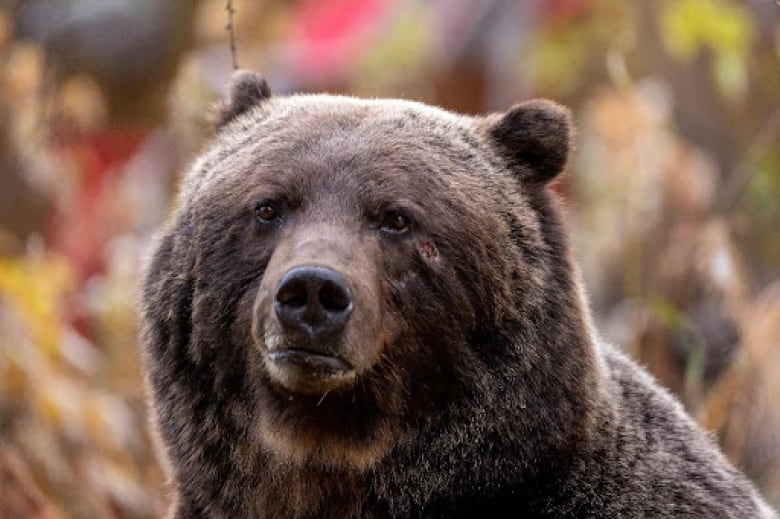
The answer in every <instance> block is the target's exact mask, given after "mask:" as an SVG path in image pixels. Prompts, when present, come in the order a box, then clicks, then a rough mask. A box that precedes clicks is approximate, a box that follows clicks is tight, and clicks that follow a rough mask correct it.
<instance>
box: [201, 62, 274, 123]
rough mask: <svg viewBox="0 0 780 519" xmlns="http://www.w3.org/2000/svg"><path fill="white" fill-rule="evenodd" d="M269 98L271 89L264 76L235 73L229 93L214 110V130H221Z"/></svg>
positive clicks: (238, 71) (248, 72)
mask: <svg viewBox="0 0 780 519" xmlns="http://www.w3.org/2000/svg"><path fill="white" fill-rule="evenodd" d="M269 97H271V89H270V88H269V87H268V83H266V82H265V79H263V77H262V76H260V75H259V74H255V73H254V72H250V71H248V70H237V71H236V72H233V75H232V76H231V78H230V85H229V86H228V88H227V93H226V94H225V96H224V97H223V99H222V100H221V101H219V102H218V103H217V104H216V106H214V108H213V109H212V121H213V124H214V128H215V129H217V130H219V129H220V128H222V127H223V126H225V125H226V124H227V123H229V122H230V121H232V120H233V119H235V118H236V117H238V116H239V115H241V114H243V113H244V112H246V111H248V110H249V109H250V108H252V107H253V106H256V105H259V104H260V103H262V102H263V101H264V100H265V99H268V98H269Z"/></svg>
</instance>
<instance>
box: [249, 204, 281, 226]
mask: <svg viewBox="0 0 780 519" xmlns="http://www.w3.org/2000/svg"><path fill="white" fill-rule="evenodd" d="M277 218H279V209H278V208H277V206H276V204H274V203H273V202H260V203H259V204H257V205H256V206H255V219H256V220H257V221H258V222H260V223H269V222H272V221H274V220H276V219H277Z"/></svg>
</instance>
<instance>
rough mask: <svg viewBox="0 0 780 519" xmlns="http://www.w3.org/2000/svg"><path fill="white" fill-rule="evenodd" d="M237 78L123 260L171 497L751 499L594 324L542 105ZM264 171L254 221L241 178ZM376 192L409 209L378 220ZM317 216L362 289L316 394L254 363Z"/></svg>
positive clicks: (451, 507) (725, 512) (175, 513)
mask: <svg viewBox="0 0 780 519" xmlns="http://www.w3.org/2000/svg"><path fill="white" fill-rule="evenodd" d="M259 81H260V80H259V78H256V77H255V76H253V75H251V74H248V73H239V76H238V79H237V80H236V81H235V82H234V84H235V85H237V86H236V87H235V88H234V95H232V96H229V97H228V101H226V103H225V104H224V105H223V106H222V108H221V110H220V113H219V114H217V121H218V124H219V126H220V131H219V133H218V135H217V136H216V139H215V141H214V142H213V143H212V145H211V146H210V147H209V148H208V149H207V150H206V152H205V153H204V154H203V155H202V156H201V158H200V159H199V160H198V162H197V163H196V164H195V165H194V166H193V168H192V170H191V171H190V173H189V174H188V176H187V178H186V181H185V184H184V185H183V187H182V193H181V196H180V200H179V207H178V209H177V211H176V214H175V215H174V216H173V218H172V219H171V221H170V222H169V224H168V225H167V227H166V229H165V230H164V231H163V233H162V236H161V238H160V241H159V243H158V245H157V249H156V251H155V253H154V256H153V258H152V261H151V262H150V264H149V265H148V267H147V274H146V279H145V284H144V289H143V297H142V322H143V338H144V348H143V360H144V366H145V373H146V377H147V384H148V387H149V389H150V397H151V402H152V407H153V423H154V426H155V429H156V431H157V433H158V435H159V438H160V444H161V450H162V451H163V455H164V458H165V460H166V462H167V467H168V470H169V474H170V476H171V480H172V485H173V487H174V494H175V502H174V504H173V505H172V508H171V516H172V517H182V518H184V517H280V518H281V517H332V518H348V517H470V516H477V515H482V514H486V513H491V512H503V513H504V514H506V513H508V512H505V511H508V510H511V514H510V515H511V516H519V517H661V516H675V517H735V518H736V517H740V518H742V517H759V516H761V513H762V512H761V511H760V507H762V506H764V505H762V503H761V502H760V499H759V498H758V497H757V496H756V494H755V492H754V490H753V489H752V487H751V486H750V485H749V483H747V482H746V481H745V479H744V478H743V477H742V476H741V475H740V474H739V473H737V472H736V471H735V470H734V469H733V468H732V467H731V466H730V465H729V464H728V463H727V462H726V461H725V460H724V459H723V457H722V456H721V454H720V453H719V452H718V450H717V449H716V447H714V446H713V445H712V443H711V442H710V440H709V439H708V438H707V437H706V436H705V434H704V433H703V432H702V431H700V430H699V429H698V428H697V426H695V425H694V424H693V422H692V421H691V420H690V419H689V418H688V417H687V416H686V415H685V414H684V412H683V411H682V409H681V408H680V406H679V404H678V403H677V402H676V401H675V400H674V399H673V398H672V397H670V396H669V395H668V394H667V393H666V392H665V391H664V390H662V389H660V388H659V387H658V386H656V385H655V383H654V382H653V381H652V380H651V379H650V378H649V376H647V375H646V374H645V373H644V372H642V371H641V370H640V369H639V368H637V367H636V366H635V365H634V364H633V363H632V362H630V361H629V360H627V359H626V358H625V357H624V356H623V355H622V354H620V353H618V352H617V351H616V350H614V349H613V348H612V347H610V346H607V345H603V344H601V343H599V342H598V341H597V340H595V339H594V335H593V333H592V331H591V329H590V318H589V315H588V311H587V308H586V307H585V306H584V302H583V301H584V298H583V297H582V295H581V288H580V286H579V280H578V274H577V270H576V266H575V265H574V263H573V261H572V259H571V256H570V251H569V248H568V245H567V238H566V232H565V229H564V228H563V226H562V224H561V219H560V217H559V211H558V209H557V208H556V200H555V196H554V195H553V194H551V193H550V191H549V190H548V189H546V187H545V184H546V183H547V182H548V181H549V180H550V179H551V178H553V177H554V176H555V174H557V173H558V172H560V171H561V170H562V169H563V166H564V164H565V161H566V156H567V152H568V148H569V139H570V136H569V122H568V116H567V114H566V112H565V111H564V110H563V109H562V108H560V107H558V106H557V105H553V104H552V103H547V102H538V101H537V102H532V103H529V104H526V105H518V107H515V108H514V109H513V110H512V111H510V112H509V113H508V114H507V115H494V116H488V117H486V118H482V119H473V118H469V117H461V116H456V115H453V114H449V113H447V112H444V111H441V110H437V109H433V108H430V107H425V106H424V105H419V104H416V103H409V102H401V101H359V100H354V99H350V98H338V97H328V96H296V97H290V98H277V97H273V96H270V93H269V91H268V88H267V86H265V84H264V83H260V82H259ZM253 82H255V88H253V87H252V85H253ZM236 92H237V93H236ZM237 103H238V105H237ZM526 137H527V139H526ZM524 139H526V140H524ZM529 142H530V144H529ZM513 143H515V144H516V145H514V146H513ZM562 150H563V151H562ZM280 195H281V196H282V197H283V198H284V199H285V204H286V206H285V207H286V213H285V216H284V217H283V218H281V219H280V220H279V221H278V222H275V223H274V224H273V225H274V226H273V227H261V228H259V227H258V224H257V222H255V221H254V219H253V216H252V208H253V207H254V204H255V203H256V202H257V201H258V200H261V199H265V198H268V197H269V196H275V197H279V196H280ZM399 206H400V207H402V208H403V209H404V211H406V212H407V213H409V214H411V215H412V216H413V226H412V228H411V230H410V232H409V233H407V234H405V235H403V236H383V235H382V234H381V233H380V232H378V225H379V224H377V222H378V221H380V220H381V213H382V211H384V210H386V208H388V207H391V208H397V207H399ZM302 236H304V237H305V239H304V238H301V237H302ZM317 240H321V241H322V240H324V241H323V242H322V243H320V245H316V247H317V248H315V249H311V250H315V251H321V252H322V253H323V254H325V257H326V259H325V260H323V261H327V262H329V263H328V264H329V265H333V266H334V267H337V268H338V267H340V268H341V269H342V271H344V272H345V275H347V276H348V281H349V282H350V284H351V286H353V287H357V288H355V289H354V292H355V298H356V299H355V307H356V310H355V311H356V312H358V306H360V305H363V306H365V307H366V308H368V309H369V310H370V311H369V310H366V313H365V314H360V315H362V316H363V317H364V318H363V319H357V318H355V316H353V318H352V319H351V321H350V324H349V326H348V327H347V330H346V332H345V336H346V337H360V338H363V339H365V342H363V343H361V344H359V345H357V346H361V345H362V344H365V348H367V349H368V350H369V353H365V352H364V351H363V350H359V349H357V350H350V349H349V348H354V347H355V346H356V345H354V344H348V345H346V346H345V345H341V346H339V348H340V351H342V350H343V351H346V352H347V353H344V355H348V356H349V358H355V359H357V360H356V361H355V365H356V366H358V367H357V368H356V372H357V375H356V378H355V380H354V382H350V383H345V384H342V385H339V386H336V387H334V388H333V389H332V390H331V389H328V390H326V391H323V392H322V394H316V393H311V392H299V391H295V390H291V389H290V388H289V387H286V386H285V385H284V384H280V382H279V380H277V379H275V378H274V377H273V376H272V375H271V374H269V369H268V365H267V357H266V353H267V351H268V348H269V346H268V345H267V344H265V342H266V341H268V340H269V339H268V338H269V337H275V336H276V335H274V333H276V332H272V330H273V325H274V323H273V322H272V321H273V319H272V317H273V316H272V315H270V313H269V312H267V311H266V310H264V308H263V307H264V306H267V305H266V304H265V302H266V299H264V298H266V296H264V295H263V294H264V292H267V290H268V289H267V287H266V286H265V285H266V284H269V283H271V282H270V281H269V279H270V278H274V280H275V279H276V278H278V277H279V276H280V275H281V273H282V271H283V270H284V269H286V268H287V267H288V266H289V265H290V264H293V263H294V261H295V258H296V257H297V256H296V255H299V254H303V253H301V252H296V251H301V250H307V251H309V252H306V253H305V254H308V255H311V254H314V253H312V252H311V250H310V249H306V247H314V246H312V245H310V244H311V243H315V242H316V241H317ZM344 240H347V242H345V241H344ZM344 243H347V245H348V246H347V245H344ZM328 244H331V245H332V246H333V247H332V249H333V250H335V251H336V252H333V251H331V250H330V249H331V247H329V246H328ZM342 245H343V247H342ZM340 247H341V248H343V249H344V250H347V249H348V250H349V251H353V252H338V250H339V248H340ZM317 254H319V252H317ZM328 254H330V255H328ZM291 262H293V263H291ZM264 280H265V281H264ZM274 282H275V281H274ZM271 284H273V283H271ZM368 298H373V299H375V300H372V301H366V299H368ZM372 305H373V306H372ZM366 316H369V317H366ZM353 321H354V322H353ZM269 330H270V331H269ZM345 348H346V349H345ZM369 354H370V355H369ZM361 355H362V357H361ZM358 357H359V358H358ZM764 513H766V514H768V513H769V512H768V509H765V511H764Z"/></svg>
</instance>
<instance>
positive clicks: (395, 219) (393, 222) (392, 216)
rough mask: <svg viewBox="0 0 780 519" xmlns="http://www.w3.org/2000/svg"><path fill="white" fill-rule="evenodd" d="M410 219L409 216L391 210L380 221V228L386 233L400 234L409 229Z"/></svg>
mask: <svg viewBox="0 0 780 519" xmlns="http://www.w3.org/2000/svg"><path fill="white" fill-rule="evenodd" d="M410 225H411V221H410V220H409V217H408V216H406V215H405V214H403V213H399V212H397V211H393V212H391V213H388V214H387V216H386V217H385V219H384V222H382V230H383V231H385V232H388V233H393V234H400V233H404V232H406V231H408V230H409V226H410Z"/></svg>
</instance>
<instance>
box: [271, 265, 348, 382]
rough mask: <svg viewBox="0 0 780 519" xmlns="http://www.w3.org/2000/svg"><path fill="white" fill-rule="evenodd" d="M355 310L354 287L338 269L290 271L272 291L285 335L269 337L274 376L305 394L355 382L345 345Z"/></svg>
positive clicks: (299, 268)
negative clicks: (344, 337)
mask: <svg viewBox="0 0 780 519" xmlns="http://www.w3.org/2000/svg"><path fill="white" fill-rule="evenodd" d="M352 309H353V298H352V292H351V290H350V288H349V285H348V284H347V282H346V280H345V279H344V277H343V276H342V275H341V274H340V273H339V272H338V271H336V270H335V269H332V268H330V267H326V266H322V265H300V266H296V267H293V268H291V269H290V270H288V271H287V272H286V273H285V274H284V275H283V276H282V278H281V280H280V281H279V283H278V285H277V288H276V291H275V293H274V296H273V315H274V317H275V321H276V323H278V327H279V328H280V330H279V331H280V334H279V336H281V337H283V339H282V340H278V341H270V342H271V343H270V344H269V341H266V346H267V352H266V360H267V361H266V366H267V368H268V370H269V373H270V375H271V376H272V378H273V379H275V380H276V381H277V382H278V383H281V384H282V385H283V386H285V387H286V388H287V389H289V390H293V391H298V392H303V393H316V392H323V391H327V390H330V389H333V388H335V387H337V386H341V385H344V384H348V383H350V382H351V381H352V380H353V379H354V377H355V370H354V367H353V366H352V365H351V363H350V362H349V360H347V359H346V358H345V356H344V355H343V354H342V353H343V352H341V351H340V350H341V344H342V342H343V334H344V330H345V328H346V325H347V323H348V321H349V320H350V317H351V315H352Z"/></svg>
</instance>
